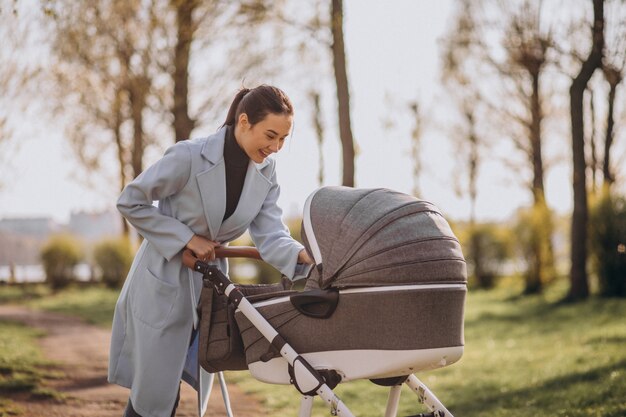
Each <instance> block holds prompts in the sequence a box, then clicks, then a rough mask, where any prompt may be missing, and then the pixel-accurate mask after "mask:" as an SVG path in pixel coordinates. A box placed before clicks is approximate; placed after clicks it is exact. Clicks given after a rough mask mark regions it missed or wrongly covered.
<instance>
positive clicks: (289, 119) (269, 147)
mask: <svg viewBox="0 0 626 417" xmlns="http://www.w3.org/2000/svg"><path fill="white" fill-rule="evenodd" d="M292 124H293V116H292V115H287V114H273V113H269V114H268V115H267V116H265V119H263V120H261V121H260V122H258V123H257V124H255V125H250V122H249V121H248V115H246V114H245V113H242V114H241V115H239V119H238V121H237V127H236V128H235V139H236V140H237V143H238V144H239V146H240V147H241V149H243V150H244V152H245V153H246V154H247V155H248V157H249V158H250V159H251V160H253V161H254V162H256V163H257V164H259V163H261V162H263V160H265V158H267V157H268V156H270V155H271V154H273V153H275V152H278V151H279V150H280V148H282V147H283V144H284V143H285V138H286V137H287V135H289V132H291V126H292Z"/></svg>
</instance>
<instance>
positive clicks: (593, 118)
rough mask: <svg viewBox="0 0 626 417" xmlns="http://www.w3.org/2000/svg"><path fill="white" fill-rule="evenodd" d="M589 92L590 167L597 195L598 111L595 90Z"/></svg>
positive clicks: (592, 192)
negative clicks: (594, 99)
mask: <svg viewBox="0 0 626 417" xmlns="http://www.w3.org/2000/svg"><path fill="white" fill-rule="evenodd" d="M587 91H589V115H590V116H591V120H590V121H589V123H591V131H590V132H589V145H590V148H591V163H590V165H589V167H590V168H591V194H592V195H593V194H595V193H596V185H597V171H598V152H597V147H596V129H595V126H596V109H595V107H594V105H593V90H592V89H591V88H588V89H587Z"/></svg>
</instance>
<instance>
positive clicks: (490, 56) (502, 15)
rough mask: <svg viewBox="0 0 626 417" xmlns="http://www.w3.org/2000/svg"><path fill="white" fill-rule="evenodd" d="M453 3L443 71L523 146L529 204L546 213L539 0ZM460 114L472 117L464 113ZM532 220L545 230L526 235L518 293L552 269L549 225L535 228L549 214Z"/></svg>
mask: <svg viewBox="0 0 626 417" xmlns="http://www.w3.org/2000/svg"><path fill="white" fill-rule="evenodd" d="M458 7H459V9H458V13H457V16H456V21H455V26H454V27H453V29H452V31H451V32H450V34H449V36H448V39H447V40H446V43H447V47H446V48H444V49H445V50H446V51H447V52H446V54H447V55H446V56H445V63H446V65H447V66H448V71H450V72H451V73H454V72H456V74H455V75H454V76H452V75H451V76H450V78H451V79H455V78H456V80H455V82H454V84H455V86H456V87H458V88H461V89H468V90H473V91H474V92H473V93H471V94H469V96H472V95H474V97H475V98H477V99H479V100H480V101H481V103H482V104H483V105H484V106H486V107H487V108H488V112H486V114H487V117H488V121H489V123H490V124H491V126H492V130H493V131H497V132H498V134H499V135H502V134H504V135H506V136H508V137H509V138H510V139H511V140H512V141H513V143H514V145H515V146H516V147H517V149H519V150H520V151H521V152H522V153H523V154H524V156H525V158H526V161H528V164H527V165H526V166H527V167H530V169H531V172H532V175H531V180H530V181H529V183H528V188H529V190H530V192H531V193H532V197H533V207H534V208H535V209H536V210H537V211H541V212H542V213H547V212H548V209H547V205H546V199H545V186H544V177H545V164H544V157H543V123H544V119H545V111H544V106H543V97H542V94H543V87H542V80H543V76H544V72H545V68H546V66H547V65H548V64H549V62H550V61H549V52H550V47H551V44H552V34H551V29H550V28H549V27H548V28H546V27H545V26H546V20H545V19H543V18H542V2H531V1H530V0H520V1H515V2H497V1H490V0H486V1H479V0H475V1H472V0H466V1H463V2H461V3H460V4H459V6H458ZM494 40H497V41H496V42H494ZM461 69H462V73H460V71H461ZM474 74H479V75H474ZM485 79H487V80H488V82H485V81H484V80H485ZM463 100H464V99H462V100H461V102H463ZM504 102H506V104H505V105H503V103H504ZM465 114H466V116H468V117H470V119H468V120H472V118H473V116H472V115H470V114H467V113H465ZM538 228H540V229H542V230H541V232H542V233H539V230H538V231H537V236H539V235H541V236H545V238H537V239H532V242H530V244H532V245H533V246H534V247H533V249H532V250H531V251H529V253H531V254H532V257H531V259H529V265H530V267H529V268H528V271H527V273H526V288H525V292H526V293H535V292H539V291H541V289H542V284H543V283H544V282H546V281H549V280H550V279H551V278H552V276H553V274H554V267H553V265H554V261H553V254H552V253H553V251H552V244H551V240H550V236H551V233H550V232H549V231H548V233H543V232H544V230H543V229H546V228H549V222H546V224H544V225H538Z"/></svg>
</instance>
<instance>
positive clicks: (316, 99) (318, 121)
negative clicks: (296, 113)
mask: <svg viewBox="0 0 626 417" xmlns="http://www.w3.org/2000/svg"><path fill="white" fill-rule="evenodd" d="M310 97H311V101H313V125H314V127H315V135H316V136H317V149H318V151H319V160H318V163H319V168H318V174H317V182H318V185H319V186H320V187H321V186H322V185H324V150H323V145H324V124H323V123H322V108H321V105H320V93H319V92H318V91H315V90H313V91H311V93H310Z"/></svg>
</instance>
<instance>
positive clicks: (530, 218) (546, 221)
mask: <svg viewBox="0 0 626 417" xmlns="http://www.w3.org/2000/svg"><path fill="white" fill-rule="evenodd" d="M552 217H553V216H552V212H551V211H550V209H549V208H548V206H547V205H546V204H543V203H537V204H534V205H533V206H532V207H530V208H527V209H523V210H520V212H519V215H518V219H517V226H516V228H515V232H516V236H517V244H518V248H519V250H520V252H521V255H522V257H523V259H525V260H526V272H525V273H524V279H525V288H524V293H525V294H535V293H540V292H541V291H542V289H543V287H544V286H545V284H548V283H550V282H552V281H553V280H554V279H555V278H556V268H555V265H554V249H553V245H552V233H553V230H554V224H553V223H554V222H553V219H552Z"/></svg>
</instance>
